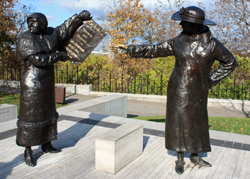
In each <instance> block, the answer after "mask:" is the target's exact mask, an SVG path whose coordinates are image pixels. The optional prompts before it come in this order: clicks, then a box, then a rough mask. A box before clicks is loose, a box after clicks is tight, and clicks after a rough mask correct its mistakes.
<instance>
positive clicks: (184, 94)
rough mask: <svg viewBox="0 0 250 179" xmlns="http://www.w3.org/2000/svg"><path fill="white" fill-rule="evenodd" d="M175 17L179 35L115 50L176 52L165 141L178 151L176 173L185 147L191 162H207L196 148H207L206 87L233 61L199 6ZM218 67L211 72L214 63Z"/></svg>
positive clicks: (226, 72)
mask: <svg viewBox="0 0 250 179" xmlns="http://www.w3.org/2000/svg"><path fill="white" fill-rule="evenodd" d="M172 20H180V21H181V22H180V25H181V26H182V28H183V31H182V32H181V34H180V35H178V36H177V37H175V38H172V39H170V40H167V41H165V42H162V43H159V44H157V45H130V46H128V47H126V46H120V47H119V49H118V50H119V51H120V53H127V54H130V56H131V57H133V58H137V57H143V58H157V57H167V56H175V59H176V60H175V67H174V69H173V71H172V74H171V77H170V79H169V82H168V90H167V113H166V123H165V125H166V127H165V146H166V149H168V150H173V151H176V152H177V161H176V167H175V169H176V172H177V173H178V174H181V173H183V172H184V164H185V162H184V152H188V153H191V156H190V160H191V162H192V163H194V164H196V165H200V166H207V167H209V166H211V164H209V163H208V162H206V161H204V160H203V159H201V157H200V156H199V155H198V153H205V152H210V151H211V147H210V139H209V126H208V113H207V97H208V89H209V88H210V87H212V86H213V85H216V84H217V83H219V82H220V81H221V80H222V79H223V78H225V77H226V76H227V75H229V74H230V73H231V72H232V71H233V70H234V69H235V67H237V65H238V64H237V61H236V60H235V58H234V56H233V55H232V54H231V53H230V52H229V51H228V49H227V48H226V47H224V46H223V45H222V44H221V43H220V42H219V41H218V40H217V39H216V38H214V37H213V36H212V34H211V32H210V30H209V27H208V26H207V25H216V23H215V22H213V21H211V20H209V19H207V18H205V13H204V11H203V10H202V9H200V8H198V7H195V6H189V7H186V8H182V9H181V10H180V11H177V12H176V13H174V14H173V15H172ZM215 60H217V61H219V63H220V66H219V67H218V68H217V69H216V70H214V71H213V72H212V73H210V69H211V67H212V65H213V63H214V62H215Z"/></svg>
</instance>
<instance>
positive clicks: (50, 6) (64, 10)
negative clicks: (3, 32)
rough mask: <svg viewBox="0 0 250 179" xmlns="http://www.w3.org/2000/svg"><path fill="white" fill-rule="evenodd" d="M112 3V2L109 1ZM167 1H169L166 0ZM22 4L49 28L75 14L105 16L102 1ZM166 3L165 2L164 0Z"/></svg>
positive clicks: (193, 0) (30, 0) (147, 0)
mask: <svg viewBox="0 0 250 179" xmlns="http://www.w3.org/2000/svg"><path fill="white" fill-rule="evenodd" d="M109 1H110V0H109ZM141 1H142V3H143V4H144V5H145V7H154V4H155V3H156V2H157V0H141ZM165 1H167V0H165ZM201 1H202V3H203V4H206V5H208V4H209V1H211V0H188V1H185V3H187V5H197V2H201ZM19 2H20V3H21V4H24V5H31V4H32V5H33V7H34V8H35V11H36V12H41V13H43V14H45V15H46V16H47V18H48V21H49V26H51V27H56V26H58V25H60V24H62V23H63V22H64V20H66V19H68V18H69V17H71V16H72V15H73V14H75V13H80V12H81V11H82V10H88V11H89V12H90V13H91V14H92V16H93V19H94V20H97V18H99V17H101V16H102V15H105V12H104V11H103V8H102V6H101V1H100V0H19ZM162 2H163V3H164V0H162Z"/></svg>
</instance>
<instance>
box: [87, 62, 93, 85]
mask: <svg viewBox="0 0 250 179" xmlns="http://www.w3.org/2000/svg"><path fill="white" fill-rule="evenodd" d="M88 70H89V67H88V66H87V71H86V81H87V85H88V84H89V71H88ZM92 81H93V80H92ZM92 85H93V83H92Z"/></svg>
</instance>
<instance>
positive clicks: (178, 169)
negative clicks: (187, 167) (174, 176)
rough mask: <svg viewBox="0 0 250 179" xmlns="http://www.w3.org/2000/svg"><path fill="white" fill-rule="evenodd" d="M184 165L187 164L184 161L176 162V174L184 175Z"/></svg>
mask: <svg viewBox="0 0 250 179" xmlns="http://www.w3.org/2000/svg"><path fill="white" fill-rule="evenodd" d="M184 164H185V162H182V161H179V160H176V161H175V171H176V173H178V174H182V173H183V172H184Z"/></svg>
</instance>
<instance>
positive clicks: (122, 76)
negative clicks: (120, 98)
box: [122, 69, 123, 93]
mask: <svg viewBox="0 0 250 179" xmlns="http://www.w3.org/2000/svg"><path fill="white" fill-rule="evenodd" d="M122 93H123V69H122Z"/></svg>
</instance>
